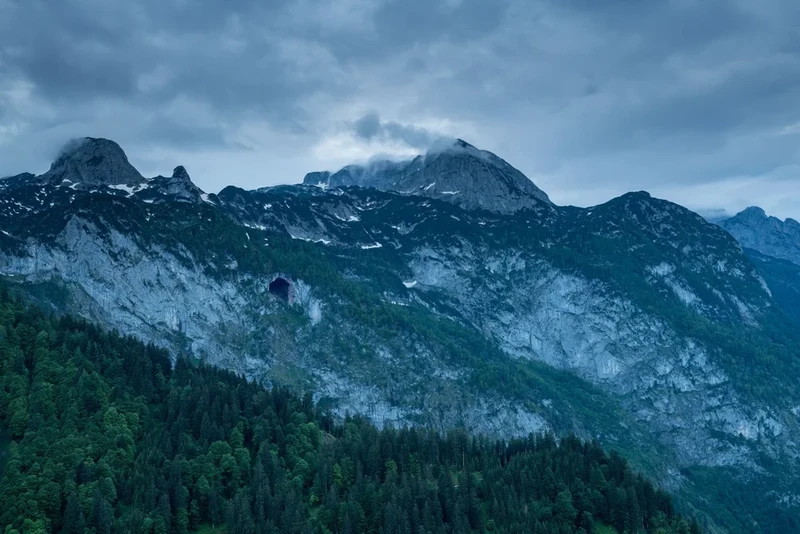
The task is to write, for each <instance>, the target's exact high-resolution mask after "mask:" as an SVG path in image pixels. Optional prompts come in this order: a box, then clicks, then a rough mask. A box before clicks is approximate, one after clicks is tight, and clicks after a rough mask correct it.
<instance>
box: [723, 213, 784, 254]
mask: <svg viewBox="0 0 800 534" xmlns="http://www.w3.org/2000/svg"><path fill="white" fill-rule="evenodd" d="M717 224H719V225H720V226H721V227H723V228H724V229H725V230H727V231H728V232H729V233H730V234H731V235H732V236H733V237H735V238H736V240H737V241H739V243H741V245H742V246H743V247H747V248H751V249H753V250H756V251H758V252H760V253H762V254H766V255H768V256H773V257H775V258H780V259H783V260H789V261H791V262H794V263H796V264H798V265H800V223H799V222H797V221H796V220H794V219H786V220H784V221H782V220H780V219H778V218H777V217H772V216H769V215H767V213H766V212H765V211H764V210H763V209H762V208H759V207H758V206H750V207H748V208H746V209H744V210H742V211H740V212H739V213H737V214H736V215H734V216H733V217H731V218H729V219H725V220H722V221H719V222H718V223H717Z"/></svg>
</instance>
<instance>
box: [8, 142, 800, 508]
mask: <svg viewBox="0 0 800 534" xmlns="http://www.w3.org/2000/svg"><path fill="white" fill-rule="evenodd" d="M106 146H110V145H106ZM89 159H91V158H89ZM79 161H84V159H83V158H81V159H79ZM103 161H106V160H105V159H104V160H103ZM117 161H118V162H119V161H122V160H121V159H119V158H117ZM124 161H127V159H125V160H124ZM414 161H418V160H416V159H415V160H413V161H412V162H406V163H401V164H399V163H391V164H387V165H386V166H384V167H383V168H382V170H381V171H380V172H375V173H373V174H369V172H368V170H366V169H364V168H360V167H354V168H345V169H348V170H347V171H345V170H342V171H340V172H339V173H336V174H329V173H318V174H315V175H309V176H308V177H307V179H306V181H307V182H308V183H309V184H313V185H318V184H322V185H324V186H326V187H327V188H321V187H310V186H309V185H297V186H282V187H275V188H270V189H264V190H259V191H244V190H242V189H238V188H235V187H227V188H225V189H224V190H223V191H221V192H220V193H219V194H218V195H209V196H208V197H206V196H204V194H203V193H202V192H201V191H200V190H199V189H197V188H196V187H195V186H194V185H193V184H192V183H191V180H190V179H189V177H188V174H187V173H186V172H185V169H183V168H182V167H178V168H176V170H175V172H173V175H172V176H171V177H169V178H166V177H156V178H153V179H149V180H145V179H142V180H141V181H140V182H138V183H136V184H135V185H133V186H130V185H127V183H126V184H125V187H122V185H121V184H119V183H118V180H117V179H116V178H113V177H106V178H105V179H103V178H102V177H100V176H97V177H96V178H95V180H96V182H97V185H96V186H93V187H92V188H79V187H75V186H73V182H64V180H61V181H58V180H53V181H52V182H51V181H47V180H45V181H42V180H41V177H35V176H33V175H20V177H15V178H14V179H13V180H12V179H9V180H12V181H11V182H8V184H6V186H5V187H2V188H0V208H2V209H0V273H2V274H3V275H4V276H5V277H6V278H7V280H9V281H10V282H11V283H13V284H16V285H17V286H18V287H20V288H23V289H24V290H26V291H28V293H29V294H30V295H31V297H32V298H35V299H37V300H39V301H41V302H42V303H43V304H45V305H48V306H52V307H53V309H54V310H56V311H70V312H72V313H78V314H82V315H84V316H86V317H89V318H91V319H93V320H97V321H100V322H102V323H104V324H106V325H108V326H110V327H113V328H117V329H119V330H120V331H122V332H124V333H129V334H134V335H137V336H139V337H141V338H143V339H145V340H148V341H153V342H154V343H157V344H160V345H162V346H166V347H168V348H170V349H171V350H172V351H173V352H174V353H175V354H191V355H193V356H195V357H198V358H202V359H205V360H207V361H209V362H211V363H213V364H216V365H219V366H222V367H225V368H228V369H232V370H235V371H237V372H240V373H243V374H245V375H247V376H248V377H250V378H252V379H256V380H262V381H265V382H270V383H278V384H284V385H287V386H290V387H294V388H297V389H305V390H311V391H313V392H315V396H316V398H317V400H319V401H320V402H321V403H322V404H323V405H324V406H326V407H328V408H330V409H331V410H333V411H334V413H337V414H340V415H344V414H346V413H355V412H358V413H363V414H365V415H367V416H369V417H371V418H372V419H373V420H375V421H376V422H378V423H381V424H390V425H403V424H424V425H429V426H432V427H435V428H438V429H442V430H446V429H449V428H453V427H460V426H465V427H467V428H470V429H471V430H473V431H477V432H483V433H488V434H492V435H501V436H506V437H508V436H519V435H525V434H527V433H529V432H536V431H541V430H545V429H548V430H553V431H555V432H559V433H563V432H575V433H577V434H578V435H579V436H582V437H584V438H587V439H598V440H600V442H601V443H602V444H604V445H605V446H608V447H614V448H617V449H620V450H622V451H624V452H626V453H628V454H629V455H631V456H632V457H634V458H636V459H637V460H636V463H637V465H638V466H639V467H640V468H641V469H646V470H648V471H649V472H650V473H652V474H653V475H654V476H655V477H657V478H658V479H659V480H661V482H662V483H664V484H665V485H667V486H668V487H670V488H672V489H674V490H676V491H679V492H683V491H684V489H683V488H689V489H687V490H686V493H685V494H684V493H681V495H684V496H685V499H688V501H689V502H690V504H691V506H695V507H697V508H698V509H699V510H700V511H701V512H705V513H708V514H709V515H710V517H712V518H713V517H714V514H715V511H714V506H716V504H715V501H714V497H713V495H715V494H716V493H715V492H716V491H717V489H718V488H716V487H708V486H707V485H708V484H709V483H710V482H709V480H712V481H718V482H717V483H719V484H720V485H729V486H730V487H742V485H744V484H755V483H757V484H759V487H760V488H761V489H763V491H759V495H763V499H762V500H759V501H758V502H755V501H754V502H753V509H754V510H762V509H763V510H769V514H772V515H775V516H780V514H783V513H794V512H796V511H797V510H796V509H793V508H791V506H790V505H791V504H792V503H796V502H798V499H800V496H799V495H798V491H797V489H796V484H795V482H796V480H798V477H800V465H799V463H798V460H797V458H800V451H799V450H798V443H800V423H799V422H798V416H797V414H798V413H800V391H799V388H798V385H797V381H796V376H798V367H797V364H796V363H795V362H797V361H800V354H798V352H800V351H799V350H798V349H800V343H798V339H797V337H792V335H793V334H792V328H789V327H786V326H785V325H784V324H783V323H781V321H782V320H784V316H783V315H781V313H780V312H779V311H778V308H779V307H780V304H781V303H780V302H778V301H776V299H775V298H773V294H772V293H773V291H772V289H773V286H771V285H768V283H769V281H770V280H771V278H768V279H767V280H766V281H765V279H764V278H765V277H763V276H762V275H761V274H760V272H766V271H758V270H756V267H754V265H753V263H752V262H751V261H750V260H749V259H748V257H746V256H745V255H744V254H743V253H742V249H741V248H740V246H739V245H738V244H737V243H736V241H735V240H734V239H733V237H731V235H729V234H728V233H726V232H725V231H723V230H722V229H720V228H719V227H717V226H715V225H712V224H709V223H706V222H705V221H704V220H703V219H702V218H700V217H699V216H698V215H696V214H694V213H692V212H690V211H689V210H686V209H684V208H682V207H681V206H678V205H675V204H672V203H669V202H666V201H663V200H659V199H655V198H652V197H650V195H648V194H646V193H642V192H639V193H630V194H627V195H624V196H622V197H620V198H617V199H613V200H611V201H609V202H608V203H606V204H603V205H600V206H595V207H593V208H591V209H579V208H572V207H564V208H562V207H557V206H554V205H552V204H551V203H550V202H549V200H548V199H547V197H546V196H543V193H542V194H541V195H538V194H537V193H536V191H538V189H535V186H534V185H533V184H532V183H530V181H528V180H527V178H524V176H522V175H521V174H520V173H518V172H517V171H514V170H513V169H512V168H510V166H509V167H506V166H507V165H508V164H506V163H505V162H503V161H502V160H500V159H499V158H497V157H496V156H492V155H486V154H485V153H483V152H481V151H478V150H477V149H474V147H470V146H462V145H457V147H456V148H455V149H450V148H448V149H446V150H443V151H441V152H440V153H430V154H428V155H426V156H424V157H423V160H420V161H418V163H419V165H420V166H419V167H418V168H417V170H416V171H415V170H414V167H413V163H414ZM69 165H72V164H69ZM54 167H56V165H55V164H54ZM76 172H77V171H76ZM82 172H84V174H83V175H86V171H82ZM345 172H346V174H347V175H346V176H345V175H342V173H345ZM370 172H371V171H370ZM73 174H74V173H73ZM83 175H82V176H83ZM337 175H338V177H337ZM433 175H435V176H436V177H437V178H436V180H437V183H438V181H439V180H440V179H441V180H442V181H443V184H444V185H443V186H442V187H448V188H449V187H455V185H454V184H458V186H459V187H462V188H463V191H464V192H466V193H468V194H465V195H464V197H463V199H462V201H459V202H456V201H454V197H457V196H458V195H446V194H444V191H449V189H444V190H442V189H438V190H437V189H436V186H431V187H430V188H428V189H426V188H425V187H427V185H426V186H425V187H422V185H423V184H429V183H430V182H428V180H429V179H432V176H433ZM45 176H46V175H45ZM520 177H522V178H520ZM479 178H480V179H479ZM522 179H524V180H525V181H524V182H523V181H521V180H522ZM126 180H127V178H126ZM481 180H491V181H493V183H494V184H495V193H496V197H491V196H487V197H486V198H485V199H483V200H481V199H480V198H479V197H480V194H479V192H480V187H482V186H481V185H480V184H482V183H484V182H482V181H481ZM504 180H505V181H504ZM104 184H105V185H104ZM109 184H110V185H109ZM375 184H377V185H375ZM397 184H401V185H397ZM498 184H505V185H504V186H503V187H506V192H507V194H505V195H503V194H501V192H502V189H500V185H498ZM524 184H529V185H524ZM341 185H351V186H352V185H358V186H366V187H346V188H339V186H341ZM406 187H410V188H411V189H405V188H406ZM395 188H397V189H398V190H399V193H397V192H394V190H395ZM526 188H527V189H526ZM530 188H534V189H530ZM487 195H488V193H487ZM431 197H432V198H431ZM439 199H441V200H445V201H447V202H440V201H439ZM467 199H472V200H470V201H469V202H468V201H467ZM473 201H474V203H471V202H473ZM479 202H480V204H478V203H479ZM466 208H469V209H466ZM473 208H474V209H473ZM787 263H788V262H787ZM281 280H282V281H285V283H284V282H277V281H281ZM287 284H288V285H287ZM271 286H272V287H271ZM770 336H771V337H770ZM775 336H784V337H775ZM764 384H768V387H765V386H764ZM693 469H703V470H712V471H711V476H708V477H703V478H698V479H694V478H691V473H692V470H693ZM704 484H705V485H704ZM706 490H707V491H708V494H706V493H704V492H705V491H706ZM726 491H727V489H726ZM709 495H712V497H709ZM787 503H788V504H787ZM787 510H788V511H787ZM748 513H749V512H748Z"/></svg>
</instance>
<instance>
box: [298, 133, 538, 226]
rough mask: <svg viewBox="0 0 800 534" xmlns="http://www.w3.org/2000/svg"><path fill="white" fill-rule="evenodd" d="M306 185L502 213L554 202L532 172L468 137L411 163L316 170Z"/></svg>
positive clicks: (440, 146)
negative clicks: (381, 192)
mask: <svg viewBox="0 0 800 534" xmlns="http://www.w3.org/2000/svg"><path fill="white" fill-rule="evenodd" d="M303 183H305V184H312V185H319V186H323V187H339V186H348V185H355V186H360V187H374V188H376V189H382V190H388V191H396V192H399V193H404V194H411V195H423V196H428V197H432V198H437V199H439V200H445V201H447V202H451V203H454V204H457V205H459V206H461V207H462V208H465V209H485V210H488V211H495V212H499V213H514V212H517V211H519V210H521V209H534V208H538V207H546V208H549V207H550V206H552V202H550V199H549V198H548V196H547V194H546V193H545V192H544V191H542V190H541V189H539V188H538V187H536V185H534V183H533V182H532V181H531V180H530V179H529V178H528V177H527V176H525V175H524V174H522V173H521V172H520V171H518V170H517V169H515V168H514V167H512V166H511V165H510V164H508V162H506V161H505V160H503V159H502V158H500V157H498V156H496V155H495V154H493V153H491V152H489V151H486V150H480V149H478V148H476V147H474V146H473V145H471V144H469V143H467V142H466V141H464V140H463V139H455V140H450V141H446V142H439V143H436V144H435V145H434V146H433V147H432V148H431V149H430V150H429V151H428V152H427V153H426V154H424V155H420V156H417V157H416V158H414V159H412V160H408V161H401V162H395V161H388V160H384V161H376V162H371V163H369V164H366V165H349V166H347V167H344V168H343V169H341V170H340V171H338V172H336V173H333V174H331V173H329V172H312V173H309V174H307V175H306V177H305V178H304V180H303Z"/></svg>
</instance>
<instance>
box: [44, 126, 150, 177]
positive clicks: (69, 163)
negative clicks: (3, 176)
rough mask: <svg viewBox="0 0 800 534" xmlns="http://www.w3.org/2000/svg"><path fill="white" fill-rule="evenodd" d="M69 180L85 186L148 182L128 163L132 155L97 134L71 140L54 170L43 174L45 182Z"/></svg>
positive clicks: (54, 164) (63, 149) (58, 158)
mask: <svg viewBox="0 0 800 534" xmlns="http://www.w3.org/2000/svg"><path fill="white" fill-rule="evenodd" d="M65 180H68V181H69V182H71V183H74V184H80V185H81V186H83V187H96V186H101V185H106V186H110V185H126V186H131V187H133V186H136V185H140V184H142V183H143V182H144V181H145V179H144V177H143V176H142V175H141V174H139V171H137V170H136V169H135V168H134V167H133V165H131V164H130V162H128V157H127V156H126V155H125V152H124V151H123V150H122V148H120V146H119V145H118V144H117V143H115V142H114V141H111V140H109V139H100V138H94V137H85V138H83V139H75V140H73V141H70V142H69V143H67V144H66V145H65V146H64V148H62V150H61V153H60V154H59V156H58V157H57V158H56V160H55V161H54V162H53V163H52V165H50V170H49V171H47V172H46V173H45V174H43V175H42V176H41V181H42V183H47V184H52V185H58V184H60V183H62V182H64V181H65Z"/></svg>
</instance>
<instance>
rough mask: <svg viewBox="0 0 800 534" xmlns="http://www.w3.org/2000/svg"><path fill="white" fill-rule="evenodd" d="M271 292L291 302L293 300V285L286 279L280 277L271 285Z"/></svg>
mask: <svg viewBox="0 0 800 534" xmlns="http://www.w3.org/2000/svg"><path fill="white" fill-rule="evenodd" d="M269 292H270V293H272V294H273V295H275V296H277V297H279V298H280V299H282V300H284V301H286V302H289V301H290V300H291V298H292V284H291V282H289V281H288V280H287V279H286V278H281V277H278V278H276V279H275V280H273V281H272V282H270V284H269Z"/></svg>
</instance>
